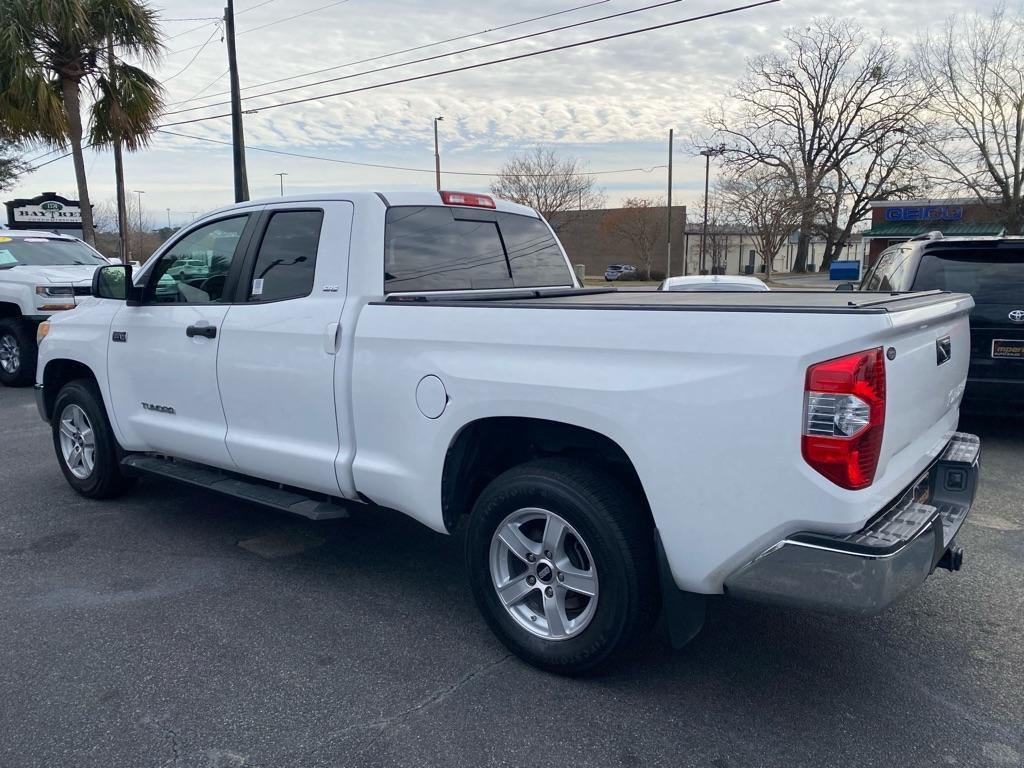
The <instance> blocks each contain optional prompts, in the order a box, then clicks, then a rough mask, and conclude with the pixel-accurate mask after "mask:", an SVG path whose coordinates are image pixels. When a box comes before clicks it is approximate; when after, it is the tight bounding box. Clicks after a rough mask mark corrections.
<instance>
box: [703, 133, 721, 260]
mask: <svg viewBox="0 0 1024 768" xmlns="http://www.w3.org/2000/svg"><path fill="white" fill-rule="evenodd" d="M700 153H701V154H702V155H704V226H703V231H702V232H701V235H700V266H699V267H698V271H703V270H704V244H705V243H706V242H707V240H708V188H709V185H710V181H711V158H712V156H718V155H722V154H725V147H709V148H708V149H702V150H701V151H700Z"/></svg>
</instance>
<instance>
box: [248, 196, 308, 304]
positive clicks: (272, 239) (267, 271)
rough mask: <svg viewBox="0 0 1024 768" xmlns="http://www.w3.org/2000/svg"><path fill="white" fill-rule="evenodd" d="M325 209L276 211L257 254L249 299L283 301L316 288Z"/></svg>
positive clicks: (306, 294)
mask: <svg viewBox="0 0 1024 768" xmlns="http://www.w3.org/2000/svg"><path fill="white" fill-rule="evenodd" d="M323 220H324V213H323V211H319V210H317V211H277V212H275V213H273V214H272V215H271V217H270V222H269V223H268V224H267V228H266V231H265V232H264V233H263V239H262V241H261V242H260V247H259V251H258V252H257V255H256V267H255V269H254V270H253V274H252V281H251V282H250V284H249V301H256V302H266V301H284V300H285V299H297V298H300V297H302V296H308V295H309V294H310V292H311V291H312V290H313V277H314V274H315V272H316V252H317V249H318V248H319V246H320V227H321V225H322V224H323Z"/></svg>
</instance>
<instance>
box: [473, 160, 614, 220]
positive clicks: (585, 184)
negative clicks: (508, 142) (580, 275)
mask: <svg viewBox="0 0 1024 768" xmlns="http://www.w3.org/2000/svg"><path fill="white" fill-rule="evenodd" d="M491 192H493V193H494V194H495V195H497V196H498V197H502V198H505V199H506V200H511V201H513V202H516V203H521V204H522V205H528V206H530V207H531V208H535V209H536V210H538V211H540V213H541V214H542V215H543V216H544V218H545V219H547V220H548V221H549V222H550V223H551V226H552V227H553V228H554V229H556V230H557V229H558V228H559V227H560V226H562V225H564V224H565V223H566V221H567V220H568V219H569V218H570V216H569V214H570V213H571V212H572V211H579V210H584V209H593V208H601V207H602V206H603V205H604V193H603V192H602V191H601V190H599V189H598V188H597V186H596V182H595V180H594V177H593V176H589V175H587V173H586V171H585V170H583V167H582V165H581V163H580V162H579V161H578V160H577V159H576V158H572V157H568V158H560V157H559V156H558V155H557V154H556V153H555V151H554V150H553V149H550V148H547V147H537V148H536V149H534V150H532V151H529V152H524V153H523V154H519V155H514V156H513V157H512V159H510V160H509V161H508V162H507V163H505V165H504V166H502V168H501V170H500V171H499V172H498V179H497V180H496V181H495V182H494V183H493V184H491Z"/></svg>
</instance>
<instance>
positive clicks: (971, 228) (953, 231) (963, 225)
mask: <svg viewBox="0 0 1024 768" xmlns="http://www.w3.org/2000/svg"><path fill="white" fill-rule="evenodd" d="M1004 230H1005V227H1004V226H1003V225H1002V224H995V223H991V222H989V223H977V222H974V223H972V222H965V221H881V222H879V223H878V224H875V225H874V226H872V227H871V229H869V230H867V231H866V232H863V233H862V234H863V235H864V237H893V238H898V237H914V236H915V235H923V234H924V233H925V232H935V231H938V232H942V233H943V234H944V235H950V236H954V235H957V236H966V237H983V236H985V235H995V236H998V235H1001V234H1003V231H1004Z"/></svg>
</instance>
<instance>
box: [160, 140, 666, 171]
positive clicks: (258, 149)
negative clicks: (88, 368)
mask: <svg viewBox="0 0 1024 768" xmlns="http://www.w3.org/2000/svg"><path fill="white" fill-rule="evenodd" d="M156 132H157V133H164V134H167V135H169V136H178V137H180V138H183V139H192V140H194V141H205V142H207V143H210V144H220V145H222V146H225V147H230V146H232V144H231V142H230V141H226V140H223V139H213V138H210V137H207V136H195V135H190V134H187V133H179V132H177V131H168V130H165V129H163V128H157V131H156ZM245 148H246V151H248V150H252V151H254V152H267V153H270V154H274V155H284V156H286V157H297V158H300V159H303V160H321V161H323V162H327V163H338V164H340V165H355V166H361V167H365V168H381V169H384V170H390V171H409V172H412V173H434V172H435V169H434V168H414V167H411V166H406V165H388V164H386V163H366V162H360V161H358V160H343V159H340V158H337V157H323V156H321V155H310V154H306V153H303V152H289V151H287V150H283V149H271V148H269V147H257V146H253V145H251V144H246V145H245ZM665 167H667V166H665V165H652V166H650V167H649V168H646V167H636V168H614V169H609V170H600V171H580V172H579V173H576V174H574V175H576V176H607V175H611V174H616V173H653V172H654V171H656V170H658V169H660V168H665ZM445 175H446V176H485V177H492V176H499V175H501V174H500V173H498V172H497V171H449V170H446V171H445ZM510 175H513V176H518V177H521V178H540V177H542V176H545V175H546V174H543V173H516V174H510Z"/></svg>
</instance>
